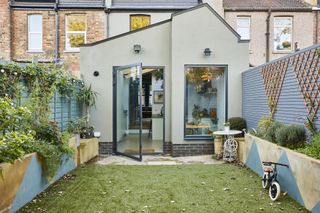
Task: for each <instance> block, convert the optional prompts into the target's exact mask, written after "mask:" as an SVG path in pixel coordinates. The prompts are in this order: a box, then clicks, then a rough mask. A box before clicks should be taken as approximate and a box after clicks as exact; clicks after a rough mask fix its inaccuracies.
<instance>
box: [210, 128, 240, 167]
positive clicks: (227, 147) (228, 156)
mask: <svg viewBox="0 0 320 213" xmlns="http://www.w3.org/2000/svg"><path fill="white" fill-rule="evenodd" d="M241 133H242V132H241V131H238V130H229V131H215V132H213V134H214V135H220V136H224V137H225V138H226V141H225V142H224V144H223V160H224V161H229V162H232V161H234V160H236V159H237V148H238V142H237V141H236V140H235V139H234V136H235V135H239V134H241Z"/></svg>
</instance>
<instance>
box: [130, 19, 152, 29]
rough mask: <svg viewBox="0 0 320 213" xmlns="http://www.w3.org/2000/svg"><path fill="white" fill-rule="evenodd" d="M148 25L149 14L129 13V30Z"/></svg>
mask: <svg viewBox="0 0 320 213" xmlns="http://www.w3.org/2000/svg"><path fill="white" fill-rule="evenodd" d="M149 25H150V16H149V15H131V16H130V30H131V31H132V30H137V29H140V28H143V27H147V26H149Z"/></svg>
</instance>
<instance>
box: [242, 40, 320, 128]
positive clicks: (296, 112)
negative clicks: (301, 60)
mask: <svg viewBox="0 0 320 213" xmlns="http://www.w3.org/2000/svg"><path fill="white" fill-rule="evenodd" d="M319 47H320V45H315V46H312V47H309V48H306V49H304V50H301V51H299V52H297V53H295V54H290V55H287V56H285V57H282V58H280V59H277V60H274V61H271V62H270V63H274V62H277V61H281V60H286V59H288V58H291V59H292V57H293V56H295V55H296V54H300V53H303V52H305V51H308V50H310V49H317V48H319ZM315 58H316V59H317V56H316V57H315ZM309 61H310V59H309ZM270 63H268V64H270ZM263 66H264V65H262V66H259V67H256V68H253V69H250V70H248V71H245V72H243V73H242V82H243V85H242V87H243V102H242V103H243V117H244V118H245V119H246V121H247V125H248V128H257V124H258V121H259V119H260V118H261V117H262V116H266V115H269V108H268V106H267V97H266V93H265V89H264V84H263V79H262V75H261V70H262V67H263ZM317 72H318V73H317V74H318V75H320V74H319V73H320V63H318V64H317ZM319 85H320V78H318V87H319ZM318 100H319V95H318ZM306 116H307V110H306V107H305V105H304V99H303V96H302V95H301V93H300V88H299V84H298V80H297V78H296V75H295V72H294V70H293V67H292V63H289V66H288V70H287V74H286V76H285V79H284V83H283V87H282V91H281V94H280V96H279V101H278V107H277V110H276V113H275V116H274V119H275V120H277V121H280V122H283V123H286V124H300V125H303V122H304V121H305V120H306ZM315 122H316V125H317V126H318V127H320V122H319V111H318V117H317V118H316V119H315Z"/></svg>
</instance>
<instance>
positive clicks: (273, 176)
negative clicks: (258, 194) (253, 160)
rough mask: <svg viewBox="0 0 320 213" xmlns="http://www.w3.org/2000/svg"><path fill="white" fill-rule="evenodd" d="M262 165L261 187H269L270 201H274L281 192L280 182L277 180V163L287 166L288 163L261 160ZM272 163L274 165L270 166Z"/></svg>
mask: <svg viewBox="0 0 320 213" xmlns="http://www.w3.org/2000/svg"><path fill="white" fill-rule="evenodd" d="M262 164H263V165H264V167H263V171H264V173H263V178H262V187H263V188H264V189H266V188H269V197H270V199H271V200H272V201H276V200H277V199H278V198H279V196H280V193H281V187H280V184H279V183H278V181H277V165H279V166H285V167H287V168H289V166H288V165H286V164H282V163H274V162H262ZM272 165H274V166H272Z"/></svg>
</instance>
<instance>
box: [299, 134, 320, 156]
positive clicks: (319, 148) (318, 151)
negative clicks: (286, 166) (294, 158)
mask: <svg viewBox="0 0 320 213" xmlns="http://www.w3.org/2000/svg"><path fill="white" fill-rule="evenodd" d="M297 151H298V152H301V153H303V154H306V155H308V156H310V157H313V158H316V159H319V160H320V133H318V134H317V135H315V136H314V137H313V142H312V143H311V144H308V145H306V146H305V147H304V148H300V149H298V150H297Z"/></svg>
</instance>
